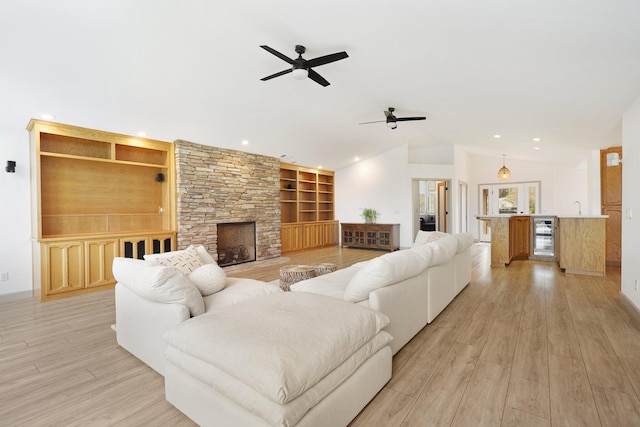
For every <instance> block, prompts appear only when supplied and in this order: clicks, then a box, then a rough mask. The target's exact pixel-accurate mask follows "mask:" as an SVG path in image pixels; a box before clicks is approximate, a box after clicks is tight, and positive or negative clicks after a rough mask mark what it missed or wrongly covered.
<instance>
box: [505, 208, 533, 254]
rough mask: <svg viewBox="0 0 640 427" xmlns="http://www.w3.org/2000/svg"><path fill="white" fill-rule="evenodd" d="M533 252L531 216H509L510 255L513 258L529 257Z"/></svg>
mask: <svg viewBox="0 0 640 427" xmlns="http://www.w3.org/2000/svg"><path fill="white" fill-rule="evenodd" d="M530 254H531V217H530V216H528V215H527V216H512V217H511V218H509V256H510V258H511V259H516V258H520V259H527V258H529V255H530Z"/></svg>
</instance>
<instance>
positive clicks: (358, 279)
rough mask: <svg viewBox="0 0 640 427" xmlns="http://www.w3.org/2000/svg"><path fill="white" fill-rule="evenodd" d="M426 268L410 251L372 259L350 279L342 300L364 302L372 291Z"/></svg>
mask: <svg viewBox="0 0 640 427" xmlns="http://www.w3.org/2000/svg"><path fill="white" fill-rule="evenodd" d="M426 268H427V265H426V264H425V262H424V257H423V256H421V255H420V254H418V253H417V252H415V251H410V250H401V251H396V252H391V253H388V254H385V255H382V256H380V257H378V258H374V259H372V260H371V261H369V262H368V263H367V264H365V265H364V266H363V267H362V268H361V269H360V270H359V271H358V272H357V273H356V274H354V276H353V277H352V278H351V280H350V281H349V284H348V285H347V288H346V289H345V291H344V299H345V300H346V301H350V302H359V301H364V300H366V299H367V298H369V294H370V293H371V292H372V291H374V290H376V289H379V288H382V287H385V286H389V285H391V284H393V283H397V282H400V281H402V280H404V279H407V278H409V277H413V276H415V275H417V274H418V273H420V272H421V271H423V270H424V269H426Z"/></svg>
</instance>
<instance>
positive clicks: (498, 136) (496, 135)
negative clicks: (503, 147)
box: [493, 134, 501, 138]
mask: <svg viewBox="0 0 640 427" xmlns="http://www.w3.org/2000/svg"><path fill="white" fill-rule="evenodd" d="M500 136H501V135H498V134H495V135H493V137H494V138H500Z"/></svg>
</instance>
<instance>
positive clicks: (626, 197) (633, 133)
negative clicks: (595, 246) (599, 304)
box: [621, 98, 640, 310]
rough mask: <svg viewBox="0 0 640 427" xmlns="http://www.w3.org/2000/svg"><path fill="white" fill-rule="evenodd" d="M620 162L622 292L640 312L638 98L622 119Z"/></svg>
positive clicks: (639, 125)
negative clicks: (637, 282) (638, 284)
mask: <svg viewBox="0 0 640 427" xmlns="http://www.w3.org/2000/svg"><path fill="white" fill-rule="evenodd" d="M622 160H623V163H622V286H621V288H622V289H621V292H622V294H623V295H624V296H625V297H627V298H628V299H629V300H630V301H631V302H632V303H633V304H634V305H635V306H636V308H638V310H640V291H639V290H637V289H636V285H635V283H636V281H640V264H639V263H638V260H639V259H640V248H639V246H638V240H639V239H640V191H638V182H640V98H638V99H637V100H636V101H635V103H633V104H632V105H631V107H629V109H628V110H627V111H626V112H625V114H624V115H623V117H622Z"/></svg>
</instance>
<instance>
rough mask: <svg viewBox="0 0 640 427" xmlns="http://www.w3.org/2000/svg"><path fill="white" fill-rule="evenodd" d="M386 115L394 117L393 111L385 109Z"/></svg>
mask: <svg viewBox="0 0 640 427" xmlns="http://www.w3.org/2000/svg"><path fill="white" fill-rule="evenodd" d="M384 115H385V117H389V116H391V117H393V113H391V111H385V112H384Z"/></svg>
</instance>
